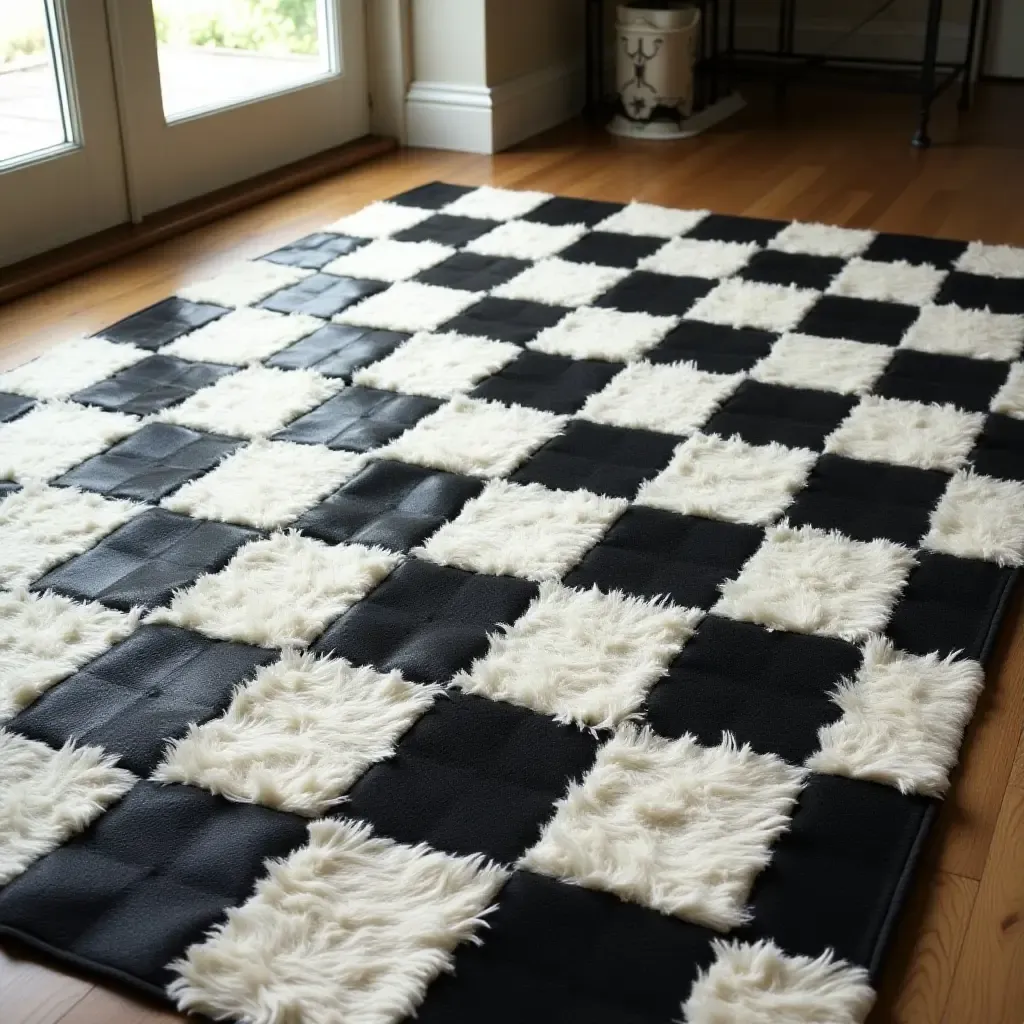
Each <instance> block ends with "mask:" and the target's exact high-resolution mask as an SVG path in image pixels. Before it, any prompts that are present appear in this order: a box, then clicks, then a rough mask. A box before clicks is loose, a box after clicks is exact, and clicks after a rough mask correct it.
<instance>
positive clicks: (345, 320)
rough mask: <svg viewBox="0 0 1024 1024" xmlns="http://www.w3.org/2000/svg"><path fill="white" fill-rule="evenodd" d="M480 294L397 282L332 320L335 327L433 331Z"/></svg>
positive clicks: (411, 282) (479, 297)
mask: <svg viewBox="0 0 1024 1024" xmlns="http://www.w3.org/2000/svg"><path fill="white" fill-rule="evenodd" d="M483 296H484V293H483V292H464V291H460V290H459V289H457V288H441V287H440V286H438V285H433V284H420V282H419V281H399V282H398V284H393V285H392V286H391V287H390V288H388V289H387V291H383V292H378V293H377V294H376V295H371V296H370V297H369V298H366V299H363V301H362V302H357V303H356V304H355V305H354V306H349V307H348V309H345V310H343V311H342V312H341V313H339V314H338V315H337V316H335V317H334V320H335V322H337V323H339V324H354V325H356V326H359V327H376V328H377V329H378V330H382V331H408V332H409V333H410V334H412V333H414V332H416V331H436V330H437V328H438V327H440V326H441V324H443V323H444V322H445V321H446V320H451V319H452V317H456V316H458V315H459V314H460V313H461V312H462V311H463V310H464V309H468V308H469V307H470V306H472V305H473V303H474V302H477V301H478V300H480V299H482V298H483Z"/></svg>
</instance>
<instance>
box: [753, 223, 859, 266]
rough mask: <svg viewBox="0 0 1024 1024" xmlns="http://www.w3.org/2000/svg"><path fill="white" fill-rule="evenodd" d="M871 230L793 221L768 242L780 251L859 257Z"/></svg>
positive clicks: (771, 246)
mask: <svg viewBox="0 0 1024 1024" xmlns="http://www.w3.org/2000/svg"><path fill="white" fill-rule="evenodd" d="M876 234H877V232H875V231H859V230H856V229H854V228H838V227H834V226H833V225H831V224H802V223H800V222H799V221H794V222H793V223H792V224H789V225H787V226H786V227H784V228H783V229H782V230H781V231H780V232H779V233H778V234H777V235H776V236H775V237H774V238H773V239H772V240H771V241H770V242H769V243H768V247H769V248H770V249H778V250H779V251H780V252H792V253H808V254H809V255H811V256H846V257H847V258H849V257H851V256H859V255H860V254H861V253H862V252H863V251H864V250H865V249H866V248H867V247H868V246H869V245H870V244H871V243H872V242H873V241H874V239H875V235H876Z"/></svg>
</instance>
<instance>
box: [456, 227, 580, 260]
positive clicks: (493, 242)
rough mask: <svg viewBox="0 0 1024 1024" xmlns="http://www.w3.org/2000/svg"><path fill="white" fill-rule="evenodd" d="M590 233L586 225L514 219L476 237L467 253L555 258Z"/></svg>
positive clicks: (523, 258)
mask: <svg viewBox="0 0 1024 1024" xmlns="http://www.w3.org/2000/svg"><path fill="white" fill-rule="evenodd" d="M586 233H587V227H586V225H585V224H539V223H534V222H533V221H528V220H510V221H506V222H505V223H504V224H499V225H498V226H497V227H496V228H492V229H491V230H490V231H488V232H487V234H485V235H481V236H480V237H479V238H474V239H473V241H472V242H469V243H467V245H466V246H465V249H466V252H475V253H479V254H480V255H481V256H510V257H512V258H513V259H517V260H542V259H544V257H545V256H554V254H555V253H556V252H561V251H562V250H563V249H565V248H566V247H567V246H570V245H572V243H573V242H577V241H579V240H580V239H581V238H582V237H583V236H584V235H585V234H586Z"/></svg>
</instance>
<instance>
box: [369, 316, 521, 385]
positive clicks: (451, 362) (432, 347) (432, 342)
mask: <svg viewBox="0 0 1024 1024" xmlns="http://www.w3.org/2000/svg"><path fill="white" fill-rule="evenodd" d="M519 353H520V348H519V346H518V345H513V344H512V343H511V342H508V341H491V340H490V338H475V337H468V336H466V335H464V334H456V333H455V332H454V331H449V332H448V333H447V334H417V335H415V336H414V337H412V338H410V339H409V340H408V341H406V342H404V343H403V344H402V345H400V346H399V347H398V348H396V349H395V350H394V352H392V353H390V354H389V355H387V356H385V357H384V358H383V359H382V360H380V362H377V363H372V364H371V365H370V366H367V367H364V368H363V369H362V370H357V371H356V373H355V374H354V375H353V377H352V383H353V384H360V385H362V386H364V387H368V388H381V389H383V390H385V391H402V392H405V393H406V394H409V395H430V396H432V397H434V398H451V397H452V395H455V394H458V393H459V392H462V391H468V390H469V389H470V388H471V387H473V385H474V384H476V383H477V381H480V380H483V378H484V377H489V376H490V375H491V374H492V373H497V372H498V370H500V369H501V368H502V367H503V366H504V365H505V364H506V363H510V362H512V360H513V359H515V358H516V357H517V356H518V355H519Z"/></svg>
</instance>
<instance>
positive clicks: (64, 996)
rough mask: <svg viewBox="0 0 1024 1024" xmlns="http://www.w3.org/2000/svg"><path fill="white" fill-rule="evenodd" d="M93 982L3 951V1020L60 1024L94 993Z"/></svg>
mask: <svg viewBox="0 0 1024 1024" xmlns="http://www.w3.org/2000/svg"><path fill="white" fill-rule="evenodd" d="M92 988H93V985H92V983H91V982H88V981H82V980H81V979H80V978H75V977H72V976H71V975H68V974H62V973H60V972H59V971H55V970H53V969H52V968H51V967H49V966H45V965H43V964H41V963H38V962H37V961H36V960H34V959H32V958H30V957H28V956H24V955H22V954H21V952H20V951H18V952H14V951H11V950H7V949H3V948H0V1021H3V1022H4V1024H57V1021H59V1020H60V1019H61V1018H62V1017H63V1016H64V1015H65V1014H66V1013H67V1012H68V1011H69V1010H71V1009H72V1008H73V1007H74V1006H75V1004H76V1003H78V1002H80V1001H81V1000H82V999H84V998H85V997H86V996H87V995H88V993H89V992H90V991H91V990H92Z"/></svg>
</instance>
